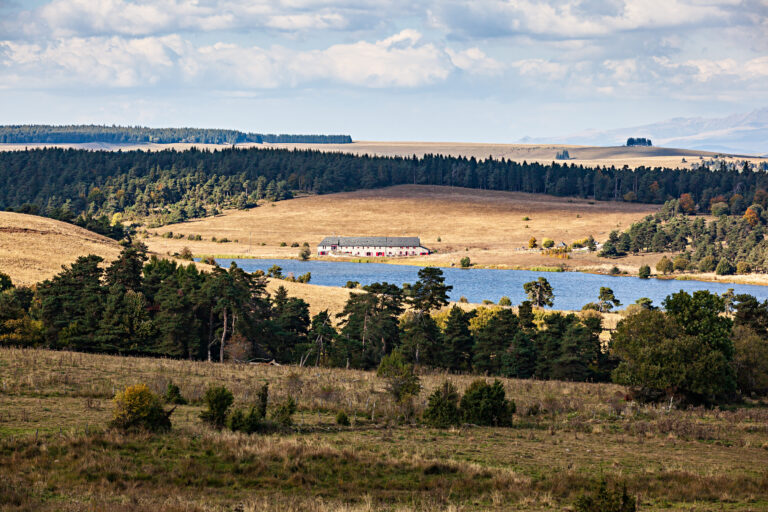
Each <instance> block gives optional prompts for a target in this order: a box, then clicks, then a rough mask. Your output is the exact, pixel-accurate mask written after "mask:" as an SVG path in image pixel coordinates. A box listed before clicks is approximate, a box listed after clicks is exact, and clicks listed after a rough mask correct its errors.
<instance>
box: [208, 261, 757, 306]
mask: <svg viewBox="0 0 768 512" xmlns="http://www.w3.org/2000/svg"><path fill="white" fill-rule="evenodd" d="M216 261H218V262H219V264H220V265H221V266H223V267H225V268H227V267H229V265H230V263H231V262H232V261H234V262H235V263H237V266H239V267H240V268H242V269H243V270H245V271H247V272H254V271H256V270H263V271H266V270H267V269H269V268H270V267H271V266H272V265H278V266H280V267H282V269H283V274H285V275H287V274H289V273H292V274H293V275H295V276H298V275H301V274H304V273H306V272H311V273H312V280H311V281H310V283H311V284H318V285H323V286H344V285H345V284H346V283H347V281H358V282H360V284H362V285H366V284H371V283H376V282H383V281H386V282H388V283H393V284H396V285H398V286H401V285H402V284H403V283H414V282H416V281H417V280H418V276H417V273H418V271H419V269H420V267H416V266H411V265H388V264H385V263H352V262H346V261H338V262H336V261H313V260H309V261H299V260H290V259H289V260H281V259H276V260H261V259H235V260H231V259H224V258H221V259H217V260H216ZM443 273H444V275H445V282H446V284H449V285H452V286H453V290H452V291H451V293H450V297H451V300H454V301H457V300H459V298H460V297H462V296H464V297H466V298H467V300H469V302H475V303H479V302H482V301H483V300H486V299H487V300H492V301H493V302H498V300H499V299H500V298H501V297H504V296H507V297H509V298H510V299H511V300H512V303H513V304H519V303H520V302H522V301H524V300H525V299H526V297H525V292H524V291H523V284H524V283H527V282H528V281H533V280H535V279H537V278H538V277H544V278H546V279H547V281H549V283H550V284H551V285H552V288H553V290H554V292H555V304H554V306H553V308H554V309H568V310H575V309H581V307H582V306H583V305H584V304H586V303H588V302H595V301H597V296H598V294H599V293H600V287H601V286H607V287H609V288H611V289H612V290H613V292H614V294H615V295H616V298H618V299H619V300H620V301H621V303H622V304H624V305H627V304H632V303H633V302H635V301H636V300H637V299H639V298H641V297H648V298H649V299H651V300H652V301H653V303H654V304H655V305H657V306H659V305H661V302H662V301H663V300H664V298H665V297H667V296H668V295H670V294H672V293H675V292H678V291H680V290H685V291H687V292H689V293H690V292H693V291H696V290H709V291H711V292H714V293H718V294H721V293H724V292H726V291H727V290H728V288H733V289H734V292H735V293H737V294H739V293H748V294H750V295H754V296H755V297H757V298H758V299H759V300H760V301H763V300H766V299H768V287H766V286H756V285H744V284H733V283H715V282H707V281H677V280H663V279H639V278H637V277H628V276H604V275H595V274H584V273H581V272H531V271H528V270H499V269H481V268H470V269H459V268H450V267H449V268H443Z"/></svg>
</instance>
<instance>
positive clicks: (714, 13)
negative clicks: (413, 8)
mask: <svg viewBox="0 0 768 512" xmlns="http://www.w3.org/2000/svg"><path fill="white" fill-rule="evenodd" d="M742 3H744V2H738V1H700V0H548V1H534V0H472V1H470V0H443V1H440V2H435V4H434V6H433V8H432V9H430V11H429V15H430V19H431V20H432V22H433V23H434V24H435V25H436V26H439V27H443V28H444V29H445V30H447V31H449V32H452V33H455V34H461V35H464V36H469V37H497V36H520V35H528V36H535V37H541V38H545V39H581V38H600V37H607V36H610V35H612V34H616V33H621V32H630V31H653V30H659V29H670V28H684V27H692V26H693V27H701V26H703V25H718V26H728V25H729V24H730V23H731V22H732V20H734V19H737V18H739V19H745V18H747V15H748V14H749V13H750V12H759V6H757V7H752V8H751V10H750V9H749V8H748V7H749V6H742V5H741V4H742ZM758 19H759V20H762V17H760V16H758ZM753 22H754V20H753ZM758 22H759V21H758Z"/></svg>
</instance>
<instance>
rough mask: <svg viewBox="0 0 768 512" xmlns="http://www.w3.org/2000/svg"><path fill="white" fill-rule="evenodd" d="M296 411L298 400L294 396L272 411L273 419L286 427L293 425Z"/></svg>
mask: <svg viewBox="0 0 768 512" xmlns="http://www.w3.org/2000/svg"><path fill="white" fill-rule="evenodd" d="M295 412H296V401H295V400H294V399H293V397H290V396H289V397H288V399H287V400H286V401H285V402H283V403H281V404H280V405H278V406H277V407H275V409H274V410H273V411H272V421H274V422H275V423H278V424H280V425H282V426H284V427H288V426H290V425H293V415H294V413H295Z"/></svg>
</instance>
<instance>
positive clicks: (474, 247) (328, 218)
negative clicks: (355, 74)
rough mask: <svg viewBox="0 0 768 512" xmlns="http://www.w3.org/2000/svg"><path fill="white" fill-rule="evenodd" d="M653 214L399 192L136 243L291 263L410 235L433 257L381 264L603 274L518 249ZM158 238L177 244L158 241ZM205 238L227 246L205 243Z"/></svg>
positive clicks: (289, 204)
mask: <svg viewBox="0 0 768 512" xmlns="http://www.w3.org/2000/svg"><path fill="white" fill-rule="evenodd" d="M658 208H659V207H658V206H657V205H645V204H635V203H624V202H622V203H616V202H602V201H591V200H586V199H576V198H562V197H554V196H546V195H541V194H525V193H521V192H501V191H489V190H475V189H467V188H461V187H439V186H428V185H400V186H395V187H387V188H383V189H375V190H360V191H356V192H346V193H339V194H328V195H320V196H306V197H299V198H295V199H289V200H285V201H278V202H276V203H264V204H263V205H262V206H259V207H257V208H252V209H249V210H231V211H226V212H224V213H223V214H222V215H219V216H216V217H208V218H203V219H195V220H190V221H188V222H183V223H181V224H173V225H168V226H163V227H161V228H156V229H150V230H149V232H150V233H151V234H152V235H154V236H150V237H149V238H146V239H144V241H145V243H146V244H147V245H148V246H149V248H150V249H151V250H153V251H155V252H158V253H160V254H166V253H171V254H173V253H176V252H179V251H181V250H182V248H184V247H189V248H190V249H191V250H192V252H193V253H194V254H197V255H208V254H213V255H217V254H218V255H221V254H228V255H241V256H245V257H260V258H296V257H297V255H298V252H299V248H298V247H291V244H293V243H297V244H299V245H301V244H302V243H304V242H307V243H309V245H310V248H311V249H312V250H313V253H314V251H315V248H316V246H317V244H318V243H319V242H320V241H321V240H322V239H323V237H325V236H332V235H341V236H418V237H420V238H421V242H422V244H423V245H425V246H426V247H428V248H430V249H432V250H433V251H436V252H435V253H434V254H432V255H430V256H428V257H417V258H399V259H398V258H390V259H381V260H382V261H387V262H389V263H404V264H415V265H430V264H431V265H441V266H451V265H455V266H458V265H459V262H460V260H461V258H463V257H465V256H469V257H470V259H471V260H472V262H473V263H474V264H477V265H485V266H498V267H508V268H514V267H524V268H530V267H537V266H545V267H547V266H549V267H555V266H558V265H560V264H561V263H565V264H566V265H567V266H568V267H571V268H586V267H590V268H592V267H594V268H597V269H600V268H602V267H605V270H606V271H607V270H608V269H610V267H612V266H613V264H614V263H616V262H613V261H607V260H605V259H601V258H597V256H596V255H595V254H594V253H592V254H589V253H573V254H572V255H571V258H572V259H570V260H561V259H557V258H554V257H551V256H546V255H544V254H542V253H541V252H539V251H530V250H528V240H529V239H530V238H531V237H535V238H536V239H537V240H538V241H539V243H541V242H542V241H543V240H544V239H545V238H550V239H552V240H554V241H555V242H556V243H558V242H560V241H564V242H565V243H568V244H570V243H571V242H573V241H575V240H579V239H583V238H586V237H588V236H590V235H592V236H594V237H595V239H596V240H598V241H602V240H605V239H606V238H608V234H609V233H610V232H611V231H612V230H614V229H626V228H627V227H629V226H630V225H631V224H632V223H633V222H636V221H638V220H640V219H642V218H644V217H645V216H646V215H649V214H652V213H654V212H656V211H657V210H658ZM168 232H172V233H173V235H174V236H176V237H178V236H182V237H183V238H164V237H163V236H162V235H164V234H166V233H168ZM189 235H193V236H194V235H200V236H201V238H202V239H203V240H201V241H193V240H189V239H188V238H187V237H188V236H189ZM214 237H215V238H216V239H217V240H221V239H222V238H226V239H227V240H229V242H226V243H220V242H214V241H212V238H214ZM283 243H284V244H285V246H281V244H283ZM659 257H660V256H658V255H641V256H635V257H632V258H634V259H627V260H625V261H622V262H619V265H628V267H632V268H634V266H635V265H637V266H639V265H641V264H644V263H651V262H653V263H654V264H655V262H656V261H657V260H658V258H659ZM376 260H377V261H379V259H376ZM646 260H647V261H646Z"/></svg>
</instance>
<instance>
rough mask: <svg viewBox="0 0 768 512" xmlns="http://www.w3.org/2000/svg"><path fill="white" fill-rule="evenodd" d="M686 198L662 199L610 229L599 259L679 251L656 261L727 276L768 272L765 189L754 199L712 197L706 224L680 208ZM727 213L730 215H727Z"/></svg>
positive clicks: (678, 268)
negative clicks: (624, 225) (654, 208)
mask: <svg viewBox="0 0 768 512" xmlns="http://www.w3.org/2000/svg"><path fill="white" fill-rule="evenodd" d="M687 199H688V198H685V197H683V198H682V199H681V200H679V201H678V200H672V201H668V202H667V203H666V204H665V205H664V208H662V210H661V211H660V212H658V213H657V214H655V215H649V216H648V217H646V218H645V219H643V220H642V221H640V222H636V223H634V224H632V226H630V227H629V229H627V230H626V231H625V232H623V233H619V232H618V231H614V232H613V233H611V235H610V237H609V239H608V241H606V243H605V244H604V246H603V249H602V251H601V252H600V255H601V256H605V257H621V256H624V255H626V254H628V253H635V254H636V253H640V252H679V253H680V254H679V255H678V256H677V257H676V258H675V259H674V260H670V261H666V260H665V261H663V262H661V263H660V267H659V270H660V271H661V272H663V273H669V272H672V271H700V272H714V271H716V270H717V272H718V273H719V274H722V275H727V274H733V273H740V274H747V273H749V272H753V271H761V272H766V271H768V240H766V238H765V237H766V233H767V232H768V193H766V192H765V190H763V189H758V190H757V191H756V193H755V194H754V196H753V200H754V203H753V204H749V203H746V202H745V201H744V199H743V197H741V196H740V195H737V194H735V195H734V196H731V198H730V201H727V199H726V198H724V197H717V198H713V203H712V206H711V208H710V209H711V210H712V212H713V213H714V214H716V215H718V218H717V219H715V220H712V221H710V222H707V221H705V220H704V218H702V217H691V216H690V215H689V213H691V210H692V208H688V209H686V208H683V207H681V204H682V205H685V204H686V203H685V201H686V200H687ZM729 213H732V215H729Z"/></svg>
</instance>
